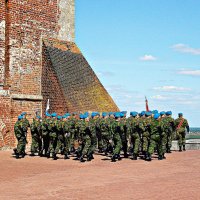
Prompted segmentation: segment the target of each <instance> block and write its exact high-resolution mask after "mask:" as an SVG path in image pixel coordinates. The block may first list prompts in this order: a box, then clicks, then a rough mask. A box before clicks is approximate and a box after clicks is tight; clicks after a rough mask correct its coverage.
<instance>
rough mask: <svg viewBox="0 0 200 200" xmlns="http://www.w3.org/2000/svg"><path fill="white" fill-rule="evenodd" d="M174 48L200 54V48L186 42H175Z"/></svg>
mask: <svg viewBox="0 0 200 200" xmlns="http://www.w3.org/2000/svg"><path fill="white" fill-rule="evenodd" d="M172 49H173V50H174V51H178V52H181V53H189V54H193V55H200V49H195V48H192V47H190V46H188V45H185V44H175V45H173V46H172Z"/></svg>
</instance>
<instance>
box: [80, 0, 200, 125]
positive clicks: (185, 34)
mask: <svg viewBox="0 0 200 200" xmlns="http://www.w3.org/2000/svg"><path fill="white" fill-rule="evenodd" d="M199 8H200V1H199V0H184V1H183V0H176V1H175V0H167V1H166V0H76V43H77V45H78V46H79V48H80V49H81V51H82V53H83V54H84V56H85V57H86V59H87V60H88V62H89V63H90V65H91V67H92V68H93V69H94V71H95V72H96V74H97V75H98V77H99V79H100V80H101V82H102V83H103V85H104V87H105V88H106V89H107V90H108V92H109V93H110V95H111V96H112V97H113V99H114V100H115V102H116V104H117V105H118V106H119V108H120V109H121V110H128V111H131V110H132V111H133V110H136V111H142V110H144V109H145V101H144V99H145V96H147V98H148V101H149V107H150V109H152V110H153V109H158V110H160V111H162V110H165V111H167V110H172V111H173V115H174V117H177V113H179V112H183V113H184V116H185V118H187V119H188V121H189V123H190V126H192V127H199V126H200V86H199V85H200V39H199V37H200V23H199V19H200V12H199Z"/></svg>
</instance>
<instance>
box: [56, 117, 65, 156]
mask: <svg viewBox="0 0 200 200" xmlns="http://www.w3.org/2000/svg"><path fill="white" fill-rule="evenodd" d="M56 133H57V145H56V151H55V153H56V154H58V153H59V152H61V154H63V152H64V122H63V121H62V120H57V121H56Z"/></svg>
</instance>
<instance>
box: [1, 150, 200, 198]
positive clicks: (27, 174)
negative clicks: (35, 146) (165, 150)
mask: <svg viewBox="0 0 200 200" xmlns="http://www.w3.org/2000/svg"><path fill="white" fill-rule="evenodd" d="M103 158H104V157H102V156H98V155H97V156H95V160H94V161H92V162H90V163H79V162H78V161H73V160H63V159H60V160H57V161H53V160H47V159H46V158H38V157H34V158H31V157H28V156H27V157H26V158H25V159H20V160H16V159H14V158H12V156H11V152H10V151H4V152H3V151H2V152H0V200H15V199H17V200H39V199H41V200H43V199H48V200H57V199H61V200H65V199H66V200H71V199H77V200H91V199H95V200H96V199H97V200H110V199H115V200H118V199H120V200H126V199H137V200H143V199H146V200H151V199H152V200H157V199H159V200H165V199H167V200H188V199H192V200H199V199H200V151H186V152H182V153H179V152H173V153H172V154H170V155H167V159H166V160H164V161H158V160H153V161H152V162H151V163H149V162H145V161H143V160H138V161H133V160H129V159H124V160H122V161H120V162H117V163H111V162H110V161H109V160H106V159H104V160H102V159H103Z"/></svg>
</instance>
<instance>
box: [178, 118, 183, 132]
mask: <svg viewBox="0 0 200 200" xmlns="http://www.w3.org/2000/svg"><path fill="white" fill-rule="evenodd" d="M183 122H184V118H183V119H182V120H181V121H180V122H179V125H178V126H177V128H176V129H177V130H178V129H179V128H181V126H182V125H183Z"/></svg>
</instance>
